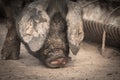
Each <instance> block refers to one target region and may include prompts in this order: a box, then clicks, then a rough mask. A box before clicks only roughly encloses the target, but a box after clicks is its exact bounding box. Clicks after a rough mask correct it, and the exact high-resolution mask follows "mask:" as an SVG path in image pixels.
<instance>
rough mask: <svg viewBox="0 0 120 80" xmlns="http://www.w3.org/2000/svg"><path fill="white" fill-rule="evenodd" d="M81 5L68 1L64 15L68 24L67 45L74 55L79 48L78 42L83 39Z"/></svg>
mask: <svg viewBox="0 0 120 80" xmlns="http://www.w3.org/2000/svg"><path fill="white" fill-rule="evenodd" d="M81 12H82V11H81V7H80V5H79V4H78V3H75V2H69V3H68V14H67V16H66V21H67V26H68V35H67V37H68V41H69V47H70V49H71V51H72V53H73V54H74V55H76V54H77V53H78V51H79V48H80V43H81V41H82V40H83V37H84V32H83V22H82V13H81Z"/></svg>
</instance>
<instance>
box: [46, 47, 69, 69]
mask: <svg viewBox="0 0 120 80" xmlns="http://www.w3.org/2000/svg"><path fill="white" fill-rule="evenodd" d="M45 63H46V66H48V67H51V68H60V67H64V66H65V65H66V64H67V63H68V57H67V56H66V55H65V53H64V51H63V50H61V49H54V50H52V51H50V52H49V53H48V55H47V57H46V62H45Z"/></svg>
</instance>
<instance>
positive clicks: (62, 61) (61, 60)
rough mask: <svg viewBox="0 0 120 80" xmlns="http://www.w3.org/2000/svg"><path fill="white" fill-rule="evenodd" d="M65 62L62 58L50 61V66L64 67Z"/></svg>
mask: <svg viewBox="0 0 120 80" xmlns="http://www.w3.org/2000/svg"><path fill="white" fill-rule="evenodd" d="M66 63H67V62H66V60H65V59H64V58H58V59H56V60H54V61H51V62H50V64H52V65H65V64H66Z"/></svg>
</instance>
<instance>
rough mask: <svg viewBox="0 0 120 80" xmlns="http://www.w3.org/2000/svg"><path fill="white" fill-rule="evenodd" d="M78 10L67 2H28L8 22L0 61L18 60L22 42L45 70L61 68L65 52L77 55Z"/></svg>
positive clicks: (79, 36) (80, 33)
mask: <svg viewBox="0 0 120 80" xmlns="http://www.w3.org/2000/svg"><path fill="white" fill-rule="evenodd" d="M80 8H81V7H80V6H79V5H78V4H77V3H76V2H73V1H69V0H37V1H34V2H31V3H30V4H29V5H28V6H25V8H24V9H22V10H21V13H19V15H17V18H15V19H14V18H12V19H11V21H13V23H12V24H13V25H11V26H14V27H12V28H10V29H8V34H7V37H6V41H5V44H4V46H3V49H2V59H18V58H19V51H20V42H22V43H23V44H24V45H25V47H26V49H27V50H28V52H29V53H30V54H31V55H33V56H35V57H37V58H38V59H40V60H41V61H42V62H43V63H44V64H45V65H46V66H47V67H50V68H58V67H64V66H65V65H66V64H67V63H68V60H69V49H70V50H71V51H72V53H73V54H77V53H78V51H79V47H80V43H81V41H82V40H83V37H84V33H83V28H82V25H83V24H82V22H80V21H81V19H82V18H81V16H80V14H81V11H80ZM11 15H13V14H12V13H11ZM14 35H15V36H14Z"/></svg>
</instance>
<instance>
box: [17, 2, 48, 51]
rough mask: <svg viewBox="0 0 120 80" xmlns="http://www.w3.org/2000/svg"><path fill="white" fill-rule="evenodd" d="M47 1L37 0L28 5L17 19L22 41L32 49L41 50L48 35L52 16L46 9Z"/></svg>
mask: <svg viewBox="0 0 120 80" xmlns="http://www.w3.org/2000/svg"><path fill="white" fill-rule="evenodd" d="M46 7H47V3H46V2H45V1H36V2H33V3H31V4H30V5H28V7H26V8H25V9H24V11H23V13H22V15H21V16H20V17H19V20H18V21H17V31H18V35H19V37H20V38H21V40H22V42H23V43H24V44H25V45H27V46H28V47H29V49H30V50H31V51H34V52H35V51H37V50H39V49H40V48H41V47H42V46H43V44H44V41H45V39H46V37H47V34H48V32H49V28H50V26H49V25H50V18H49V16H48V15H47V13H46V11H45V9H46Z"/></svg>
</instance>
